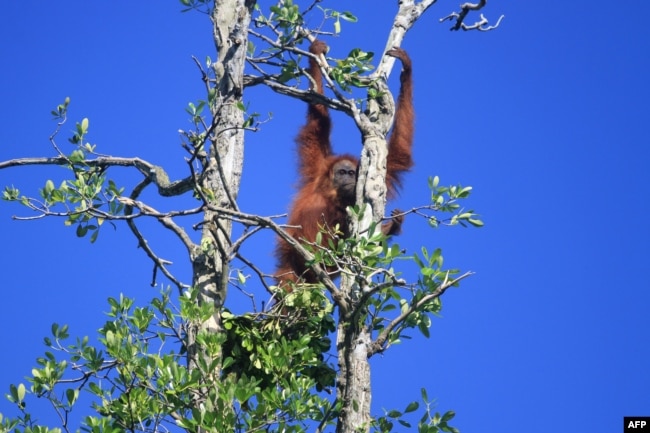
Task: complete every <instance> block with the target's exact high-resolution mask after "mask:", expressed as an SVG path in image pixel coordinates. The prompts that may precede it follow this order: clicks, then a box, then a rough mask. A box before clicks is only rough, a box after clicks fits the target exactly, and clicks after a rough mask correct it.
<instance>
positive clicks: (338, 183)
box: [332, 159, 357, 201]
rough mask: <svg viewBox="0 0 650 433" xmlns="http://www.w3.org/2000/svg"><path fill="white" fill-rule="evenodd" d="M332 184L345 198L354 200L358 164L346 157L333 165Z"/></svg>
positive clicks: (340, 196) (340, 195)
mask: <svg viewBox="0 0 650 433" xmlns="http://www.w3.org/2000/svg"><path fill="white" fill-rule="evenodd" d="M332 184H333V185H334V188H336V191H337V193H338V195H339V198H341V199H343V200H346V201H348V200H353V199H354V193H355V189H356V185H357V165H356V164H354V163H353V162H352V161H348V160H346V159H344V160H342V161H339V162H337V163H336V164H334V166H333V167H332Z"/></svg>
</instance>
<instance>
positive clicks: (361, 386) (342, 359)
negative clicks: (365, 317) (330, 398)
mask: <svg viewBox="0 0 650 433" xmlns="http://www.w3.org/2000/svg"><path fill="white" fill-rule="evenodd" d="M370 337H371V336H370V333H369V332H368V329H367V327H365V326H363V324H362V323H359V319H357V318H352V317H341V318H339V323H338V329H337V341H336V345H337V351H338V357H339V375H338V379H337V383H336V387H337V395H338V399H339V401H340V402H341V403H342V405H341V412H340V414H339V417H338V423H337V425H336V432H337V433H352V432H364V431H368V430H369V428H370V419H371V418H370V400H371V397H372V392H371V387H370V364H369V363H368V346H369V344H370V342H371V338H370Z"/></svg>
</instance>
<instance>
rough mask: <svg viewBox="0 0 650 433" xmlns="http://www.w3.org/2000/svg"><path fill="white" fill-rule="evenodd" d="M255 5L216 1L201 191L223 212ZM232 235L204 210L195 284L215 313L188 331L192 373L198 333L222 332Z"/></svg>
mask: <svg viewBox="0 0 650 433" xmlns="http://www.w3.org/2000/svg"><path fill="white" fill-rule="evenodd" d="M254 5H255V1H254V0H215V4H214V7H213V10H212V14H211V20H212V24H213V37H214V42H215V46H216V50H217V59H216V61H215V62H214V63H213V64H212V65H211V66H212V68H213V72H214V74H215V81H214V83H211V84H210V86H209V87H210V89H211V90H212V91H214V92H215V93H214V98H212V97H211V98H210V99H209V101H210V112H211V115H212V125H211V127H210V129H209V132H210V135H209V137H207V141H206V143H209V144H210V147H209V152H208V155H207V158H206V163H205V167H204V172H203V174H202V176H201V177H200V179H199V188H202V190H203V191H210V194H209V195H210V196H212V197H213V199H211V200H210V204H211V205H214V206H218V207H221V208H230V209H237V204H236V199H237V195H238V192H239V185H240V181H241V175H242V166H243V161H244V130H243V128H242V125H243V123H244V113H243V111H242V110H241V109H240V108H239V106H238V105H240V104H241V102H242V95H243V76H244V64H245V60H246V48H247V44H248V27H249V25H250V21H251V13H252V9H253V6H254ZM206 196H208V195H207V194H206ZM231 230H232V222H231V221H230V220H229V219H228V218H223V215H219V214H218V213H217V212H214V211H212V210H210V209H206V211H205V214H204V220H203V227H202V233H201V243H200V247H198V248H196V250H195V251H194V253H193V254H192V265H193V269H192V270H193V282H192V284H193V286H194V287H196V288H198V290H199V299H198V301H199V303H200V304H210V305H213V306H214V308H215V311H214V314H213V316H212V317H211V318H210V319H209V320H208V321H206V322H205V323H202V324H200V327H195V328H194V329H191V330H190V331H191V332H190V334H192V335H188V353H189V365H190V368H194V367H196V366H197V362H198V357H200V356H202V354H201V351H200V350H199V349H198V348H197V347H196V341H195V337H196V332H197V331H198V330H199V329H208V330H209V331H210V332H215V333H216V332H219V331H220V330H221V326H220V309H221V307H222V306H223V305H224V302H225V300H226V295H227V288H228V264H229V260H228V249H229V247H230V236H231ZM206 361H211V360H210V359H208V360H206ZM215 373H218V372H215ZM217 376H218V375H216V376H214V377H217Z"/></svg>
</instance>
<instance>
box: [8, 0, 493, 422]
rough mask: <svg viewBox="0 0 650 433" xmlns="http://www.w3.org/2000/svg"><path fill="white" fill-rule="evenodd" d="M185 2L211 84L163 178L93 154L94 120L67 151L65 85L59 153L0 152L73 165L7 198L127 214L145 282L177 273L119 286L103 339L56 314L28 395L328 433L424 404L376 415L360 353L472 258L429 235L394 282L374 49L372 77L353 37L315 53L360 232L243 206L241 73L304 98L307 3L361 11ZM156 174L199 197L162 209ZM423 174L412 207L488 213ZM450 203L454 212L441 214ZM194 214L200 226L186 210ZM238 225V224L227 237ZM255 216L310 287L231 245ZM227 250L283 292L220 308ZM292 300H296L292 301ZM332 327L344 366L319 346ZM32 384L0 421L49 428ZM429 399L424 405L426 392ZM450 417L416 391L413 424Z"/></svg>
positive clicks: (390, 336) (51, 208)
mask: <svg viewBox="0 0 650 433" xmlns="http://www.w3.org/2000/svg"><path fill="white" fill-rule="evenodd" d="M181 3H182V4H183V6H184V7H185V10H186V11H189V10H195V11H197V12H198V13H204V14H206V16H208V17H209V18H210V20H211V22H212V24H213V38H214V43H215V46H216V53H217V54H216V57H215V59H214V60H212V59H210V58H208V59H207V60H206V61H205V62H200V61H198V60H196V64H197V67H198V68H199V70H200V71H201V74H202V77H203V82H204V84H205V93H206V96H205V99H204V100H202V101H199V102H197V103H194V104H190V105H189V107H188V113H189V115H190V117H191V120H192V124H193V129H192V130H188V131H182V136H183V138H184V143H183V145H184V148H185V149H186V150H187V152H188V157H187V172H188V175H187V176H186V177H185V178H183V179H180V180H176V181H170V179H169V176H168V175H167V173H166V171H165V169H163V168H162V167H159V166H156V165H154V164H151V163H150V162H148V161H145V160H142V159H140V158H118V157H109V156H103V155H102V154H101V153H99V152H98V150H97V149H96V147H95V146H94V145H91V144H90V143H89V142H88V138H87V137H88V132H89V121H88V119H82V120H81V121H79V122H78V123H76V128H75V132H74V134H73V136H72V137H71V138H70V141H71V143H73V144H74V145H75V146H76V148H75V150H74V151H73V152H72V153H70V154H67V153H65V152H63V151H61V150H60V149H61V148H60V147H59V145H58V144H57V138H58V134H59V130H60V128H61V126H62V125H64V124H65V122H66V121H67V114H68V108H69V104H70V100H69V99H66V100H65V101H64V102H63V103H61V104H60V105H58V106H57V107H56V108H55V110H54V111H53V115H54V116H55V117H56V118H57V119H58V121H59V123H58V127H57V129H56V131H55V133H54V134H53V135H52V138H51V143H52V147H53V149H54V151H55V155H54V156H51V157H43V158H22V159H14V160H10V161H5V162H2V163H0V169H6V168H9V167H15V166H23V165H56V166H60V167H61V168H63V169H66V170H68V171H69V173H70V179H69V180H67V181H65V182H63V183H62V184H60V185H59V186H56V185H54V183H53V182H52V181H46V182H45V185H44V187H43V188H42V189H41V191H40V198H35V197H30V196H25V195H22V194H21V193H20V192H19V191H18V190H17V189H16V188H13V187H7V188H5V190H4V196H3V197H4V199H5V200H8V201H16V202H19V203H21V204H23V205H25V206H26V207H28V208H29V209H31V210H33V211H35V212H36V213H37V214H38V215H41V216H59V217H63V218H64V219H65V224H66V225H70V226H75V227H76V233H77V235H78V236H89V239H90V241H91V242H93V241H94V240H95V239H97V236H98V234H99V232H100V230H101V228H102V227H103V225H104V224H106V223H116V222H120V221H123V222H124V223H126V225H128V227H129V228H130V230H131V231H132V233H133V235H134V236H135V237H136V239H137V240H138V244H139V246H140V247H141V248H142V250H143V251H144V252H145V253H146V254H147V256H148V257H149V258H150V259H151V261H152V262H153V266H154V281H155V280H156V275H157V273H161V274H162V275H163V276H164V277H165V278H166V280H168V281H169V284H170V285H171V288H172V289H170V290H165V291H163V292H162V293H160V294H159V295H158V296H156V297H155V298H154V299H152V301H151V302H150V304H148V305H146V306H136V305H134V303H133V300H131V299H130V298H128V297H126V296H122V297H120V298H119V299H110V300H109V304H110V312H109V320H108V321H107V322H106V324H105V325H104V327H103V328H102V329H101V330H100V343H101V345H102V346H103V347H102V348H98V347H96V346H94V345H91V344H89V342H88V340H87V339H77V340H76V342H74V343H72V344H69V343H64V341H65V340H67V339H68V338H69V332H68V329H67V327H66V326H59V325H54V326H53V328H52V336H51V337H50V338H49V339H48V345H49V346H50V347H51V349H52V350H51V351H50V352H47V353H46V354H45V356H44V357H43V358H41V359H39V360H38V363H39V365H40V367H41V368H39V369H35V370H34V372H33V377H32V379H31V389H30V390H29V392H30V393H33V394H35V395H37V396H40V397H45V398H46V399H48V400H49V401H50V402H52V404H53V407H54V409H55V411H56V412H57V413H58V414H59V415H60V417H61V426H62V427H63V429H65V430H71V429H72V428H73V427H72V426H71V425H70V422H69V420H70V417H69V415H70V413H71V411H72V409H73V408H74V407H76V405H78V404H79V403H78V402H79V401H80V399H81V400H83V397H80V396H81V395H82V394H81V391H82V390H83V391H89V392H90V394H91V395H92V398H91V404H92V405H93V409H94V414H93V415H89V416H87V417H86V418H85V419H84V420H83V428H84V429H87V430H89V431H122V430H130V431H135V430H142V431H157V430H159V429H167V428H170V426H174V425H175V426H178V427H179V428H182V429H186V430H188V431H215V432H221V431H231V430H235V431H254V430H261V429H269V430H278V431H303V430H307V429H310V430H315V431H324V430H326V429H327V427H328V426H330V425H335V426H336V431H338V432H352V431H359V430H362V431H367V430H369V429H370V428H374V429H376V430H378V431H390V430H391V429H392V423H393V422H394V420H397V421H399V422H402V423H403V424H404V425H406V424H407V422H406V421H405V420H404V419H402V415H403V414H404V413H407V412H413V411H415V410H416V409H417V408H418V404H417V403H412V404H409V405H407V406H406V408H405V409H404V410H403V411H391V412H388V413H386V414H385V415H384V416H380V417H374V418H373V417H372V416H371V412H370V400H371V387H370V384H371V380H370V367H369V365H368V359H369V358H370V357H372V356H373V355H375V354H378V353H381V352H383V351H385V350H387V349H388V348H389V347H390V346H391V345H392V344H393V343H395V342H396V341H399V340H400V338H401V337H402V335H403V332H404V331H405V330H407V329H409V328H417V329H419V330H420V331H421V332H422V333H423V334H425V335H428V332H429V331H428V329H429V326H430V324H431V321H430V315H431V314H432V313H437V312H438V311H439V310H440V308H441V303H440V296H441V295H442V294H443V293H444V292H445V290H447V288H449V287H452V286H456V285H458V284H459V282H460V281H461V280H462V279H464V278H466V277H467V276H469V275H470V273H460V272H459V271H457V270H452V269H446V268H444V267H443V260H442V255H441V252H440V251H439V250H435V251H427V250H425V249H423V251H422V253H421V254H418V255H413V256H412V257H409V258H408V259H410V260H413V261H414V262H415V263H416V264H417V265H418V267H419V268H420V274H419V275H418V277H417V280H416V281H413V282H409V281H407V280H406V279H402V278H401V276H399V275H398V272H396V271H395V270H394V269H393V263H394V262H395V261H396V260H398V259H404V257H403V254H402V253H401V251H400V248H399V246H398V245H397V244H395V243H393V244H391V245H389V244H387V242H386V238H385V237H384V236H383V235H382V234H381V233H380V232H379V231H378V230H375V227H376V224H377V223H379V222H380V221H381V219H382V218H383V215H384V204H385V203H384V197H385V194H377V193H376V192H377V191H381V188H384V182H383V178H384V176H385V163H384V161H385V158H386V140H385V138H384V137H385V135H386V132H387V131H388V130H389V129H390V124H391V121H392V114H393V110H394V104H393V101H392V98H390V97H389V96H390V92H389V90H388V87H387V85H386V82H385V79H384V78H385V77H387V76H388V75H389V74H390V72H391V69H392V66H393V60H392V58H390V57H387V56H382V57H381V58H380V63H379V65H378V67H377V68H376V70H375V71H374V72H372V73H370V74H368V72H369V71H371V70H372V66H371V65H372V62H373V60H374V58H373V56H372V55H371V54H370V53H366V52H364V51H362V50H360V49H358V50H354V51H352V52H351V53H350V54H349V55H348V56H347V57H345V58H342V59H340V60H338V61H337V63H336V65H335V66H333V65H332V64H331V63H330V62H327V63H325V62H321V63H322V68H323V70H324V72H325V73H326V74H325V76H326V77H327V79H328V83H327V84H328V88H329V89H330V90H331V92H332V93H333V94H334V97H327V98H319V102H321V103H324V104H327V105H328V106H329V107H330V108H332V109H335V110H340V111H342V112H344V113H346V114H348V115H349V116H350V117H352V118H353V119H354V122H355V123H356V125H357V126H358V128H359V130H360V132H361V137H362V144H363V150H362V154H361V166H360V169H359V180H358V183H359V185H360V187H359V188H358V191H359V192H358V197H357V205H356V206H355V207H354V208H353V209H351V210H350V215H351V225H352V230H351V233H353V235H352V236H351V237H350V238H349V239H345V240H341V241H339V242H338V243H336V244H332V245H330V247H329V248H320V247H319V246H318V245H309V244H303V243H301V242H299V241H298V240H295V239H293V238H291V237H290V236H288V235H287V234H286V232H285V231H284V230H283V227H282V225H281V224H280V223H278V222H277V220H276V219H274V218H269V217H262V216H259V215H255V214H253V213H249V212H246V211H244V210H242V209H240V208H239V206H238V201H237V196H238V191H239V185H240V180H241V173H242V163H243V146H244V131H245V130H256V129H258V128H259V127H260V125H261V120H260V118H259V116H258V115H256V114H255V113H247V112H246V107H245V104H244V101H243V96H244V93H245V90H246V88H248V87H251V86H257V85H264V86H267V87H268V88H270V89H271V90H273V91H274V92H277V93H279V94H282V95H288V96H291V97H295V98H299V99H302V100H304V101H310V100H313V99H314V98H316V96H315V95H314V94H313V93H312V92H309V91H305V90H300V87H299V84H300V83H299V80H300V78H301V77H302V76H304V74H303V72H302V70H301V66H300V65H301V60H303V59H304V58H305V57H307V56H310V55H311V54H310V53H308V52H307V51H306V50H305V48H304V46H305V41H307V40H308V39H310V38H311V39H313V38H314V37H315V36H318V35H322V36H326V35H327V34H326V33H325V32H324V31H323V30H322V28H313V29H312V28H306V27H305V20H304V17H305V16H306V15H309V14H312V15H313V14H317V13H318V14H322V16H323V18H324V19H325V21H326V22H329V23H333V25H332V28H333V31H334V32H336V33H338V32H339V31H340V22H341V20H347V21H354V19H355V18H354V15H353V14H352V13H349V12H339V11H334V10H331V9H323V8H321V7H320V6H319V5H318V3H320V2H319V1H315V2H313V3H308V4H306V5H303V6H302V11H301V7H300V6H299V5H297V4H293V2H291V1H286V0H285V1H280V2H278V3H277V4H275V5H273V6H271V7H270V8H269V10H263V9H262V8H261V7H258V5H256V2H254V1H252V0H216V1H214V2H212V1H208V0H181ZM434 3H435V0H423V1H420V2H415V1H402V2H400V4H399V7H398V10H397V12H396V16H395V19H394V24H393V26H392V28H391V30H390V32H389V34H388V36H387V42H386V47H387V48H390V47H393V46H399V45H400V44H401V41H402V39H403V37H404V35H405V33H406V32H407V31H408V30H409V29H410V27H411V26H412V25H413V24H414V23H415V22H416V21H417V20H418V18H419V17H420V16H421V15H422V14H423V13H425V12H426V11H427V10H428V9H429V8H430V6H432V5H433V4H434ZM484 6H485V1H482V2H479V3H477V4H470V3H466V4H464V5H462V6H461V8H460V11H459V12H455V13H452V14H450V15H449V16H448V17H446V18H444V19H443V20H450V21H452V22H453V23H454V24H453V27H452V29H453V30H458V29H461V28H462V29H465V30H470V29H476V30H489V29H491V28H493V27H490V26H488V25H487V21H486V20H485V19H484V18H483V17H482V16H481V20H479V21H478V22H477V23H475V24H472V25H467V24H465V20H466V18H467V16H468V14H469V13H470V12H472V11H476V10H480V9H482V8H483V7H484ZM252 24H254V25H252ZM497 25H498V24H497ZM249 38H250V39H249ZM255 44H259V45H260V46H261V47H257V46H255ZM246 64H248V65H249V67H248V69H246V68H245V65H246ZM358 88H361V89H367V93H368V96H367V100H366V101H365V102H363V103H361V102H359V101H358V100H356V99H353V98H351V97H348V96H346V94H349V93H350V92H353V91H354V89H358ZM115 167H128V168H130V169H132V170H135V171H136V172H138V173H139V174H140V175H141V179H140V180H139V181H138V182H137V183H136V184H135V185H132V186H130V187H129V188H126V187H123V186H120V185H118V184H117V183H116V182H115V181H113V180H112V179H111V178H110V177H109V174H110V173H111V172H112V169H114V168H115ZM154 188H155V189H156V191H157V193H158V194H159V195H160V196H164V197H168V196H183V195H188V196H192V197H193V198H194V199H195V200H196V201H195V205H194V206H191V207H189V208H186V209H178V210H174V211H160V210H158V209H156V208H155V207H154V206H153V205H152V204H151V203H147V202H145V201H144V200H143V199H142V197H143V196H144V194H143V193H144V192H145V191H147V192H148V191H149V190H151V189H154ZM430 188H431V191H432V200H431V203H430V204H427V205H425V206H420V207H414V208H413V209H411V210H410V211H409V212H412V213H418V214H422V215H424V217H425V218H427V219H428V220H429V221H430V223H431V225H433V226H437V225H440V224H447V225H455V224H461V225H474V226H480V225H481V224H482V223H481V222H480V220H478V219H477V217H476V214H475V213H474V212H473V211H466V210H463V209H462V208H461V207H460V205H459V204H458V201H459V200H462V199H465V198H467V197H468V196H469V194H470V191H471V188H469V187H462V186H452V187H442V186H440V184H439V180H438V179H437V178H435V177H434V178H432V179H431V181H430ZM444 213H449V215H450V216H448V217H443V216H441V215H444ZM196 218H198V221H199V222H198V223H196V224H194V227H192V224H191V223H190V224H187V223H186V221H193V220H196ZM145 219H152V220H154V221H157V222H158V223H160V225H161V226H162V227H163V228H164V229H166V230H168V231H170V232H171V233H173V234H174V235H175V236H176V238H177V239H178V240H179V241H180V244H181V245H183V246H184V248H185V249H186V251H187V256H188V259H189V261H190V263H191V264H192V270H193V274H192V281H189V282H185V281H182V280H181V279H180V278H178V277H177V276H176V275H174V273H173V272H172V271H171V270H170V268H169V266H168V263H167V262H166V260H165V259H164V258H163V256H162V255H161V254H160V253H159V252H158V251H157V247H156V246H155V245H152V243H151V242H150V239H147V238H146V237H145V236H144V234H143V233H142V231H141V230H140V222H141V221H143V220H145ZM235 225H236V226H238V227H243V228H242V229H238V230H237V231H236V233H237V234H236V235H233V233H234V230H233V227H234V226H235ZM191 228H195V229H198V230H200V233H201V236H200V240H199V241H198V242H195V241H193V240H192V237H191V236H190V234H189V233H190V229H191ZM262 230H272V231H273V232H275V233H276V234H277V235H278V236H280V237H282V238H283V239H284V240H286V241H287V242H289V243H290V244H291V245H292V246H293V247H294V248H296V250H298V251H299V252H300V253H301V254H302V255H303V256H304V258H305V259H306V260H307V261H308V262H310V263H312V267H313V268H314V269H316V270H317V271H319V272H318V274H319V275H320V276H321V282H320V284H318V285H304V286H301V287H297V288H296V289H295V290H294V291H293V292H292V293H290V294H288V295H285V296H282V297H281V296H279V294H278V293H277V291H276V289H275V288H274V287H273V286H272V283H269V281H268V278H267V277H268V275H267V273H266V272H265V271H263V270H260V269H258V268H257V267H256V266H255V264H254V263H253V262H252V261H251V260H249V259H248V258H246V257H243V256H242V255H241V254H240V248H241V246H242V245H243V244H244V243H245V242H246V241H247V240H248V239H250V238H251V237H252V236H254V235H255V234H257V233H259V232H260V231H262ZM233 263H237V266H246V267H248V268H250V269H251V270H253V271H254V272H255V273H256V274H257V275H258V276H259V282H257V284H261V285H263V286H265V287H267V288H268V290H269V291H270V292H271V293H272V294H273V295H274V296H276V299H277V303H276V304H275V305H274V306H273V307H271V308H268V309H266V310H265V311H263V312H260V313H256V312H252V313H248V314H243V315H233V314H232V313H230V312H229V311H228V309H227V303H226V300H227V289H228V287H229V285H232V284H245V283H246V278H245V277H244V275H243V273H241V272H240V271H239V269H238V268H237V267H234V266H233ZM332 265H336V266H337V267H338V268H340V269H343V270H344V272H342V277H341V279H340V281H339V282H338V283H337V282H336V281H335V280H334V279H333V277H331V276H330V275H328V273H327V272H326V271H325V270H326V268H327V266H332ZM251 284H252V283H251ZM289 307H290V308H292V309H293V311H298V312H299V314H292V315H287V314H286V310H285V308H289ZM333 331H336V346H335V351H336V357H337V361H338V362H337V367H335V366H333V365H332V363H331V362H329V361H328V357H327V355H328V353H329V352H330V350H331V344H330V335H331V334H332V332H333ZM170 346H171V347H170ZM55 354H56V355H55ZM334 389H335V392H334V393H333V394H331V395H330V393H332V392H333V391H334ZM27 393H28V390H27V388H26V387H25V386H24V385H22V384H21V385H17V386H12V387H11V389H10V395H9V398H10V400H11V401H13V402H14V403H16V405H17V408H18V410H19V411H20V412H19V415H18V416H16V417H14V418H6V419H3V420H2V426H3V428H4V429H7V430H11V429H15V430H18V431H21V430H25V431H49V429H47V428H45V427H41V426H39V425H37V423H36V421H35V420H34V418H33V417H32V415H31V414H30V413H29V412H27V411H26V406H25V399H26V395H27ZM422 397H423V399H424V400H425V403H428V398H427V395H426V392H424V391H423V395H422ZM452 417H453V413H452V412H447V413H445V414H443V415H439V414H436V413H431V412H430V409H429V406H427V407H426V408H425V411H424V414H423V416H422V418H421V420H420V423H419V429H420V430H421V431H439V430H442V431H453V428H452V427H450V426H449V425H448V421H449V420H450V419H451V418H452Z"/></svg>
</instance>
